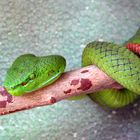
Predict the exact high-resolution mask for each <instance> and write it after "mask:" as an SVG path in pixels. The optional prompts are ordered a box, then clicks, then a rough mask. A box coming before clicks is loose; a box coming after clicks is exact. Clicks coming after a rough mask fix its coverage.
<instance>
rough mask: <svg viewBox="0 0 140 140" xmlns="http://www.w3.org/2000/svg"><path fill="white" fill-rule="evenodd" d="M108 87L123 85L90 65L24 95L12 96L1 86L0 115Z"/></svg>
mask: <svg viewBox="0 0 140 140" xmlns="http://www.w3.org/2000/svg"><path fill="white" fill-rule="evenodd" d="M106 88H115V89H121V88H122V86H121V85H119V84H118V83H116V82H115V81H114V80H112V79H111V78H110V77H108V76H107V75H106V74H105V73H104V72H102V71H101V70H100V69H98V68H97V67H96V66H93V65H92V66H88V67H84V68H81V69H77V70H73V71H69V72H66V73H64V74H63V75H62V76H61V77H60V78H59V79H58V80H57V81H56V82H55V83H53V84H52V85H50V86H48V87H44V88H42V89H39V90H38V91H35V92H32V93H29V94H26V95H24V96H18V97H17V96H11V95H9V94H8V93H6V91H5V89H4V88H3V87H1V88H0V92H1V95H0V115H5V114H8V113H12V112H16V111H20V110H25V109H30V108H34V107H37V106H44V105H50V104H54V103H56V102H58V101H60V100H63V99H67V98H69V97H71V96H74V95H82V94H88V93H91V92H95V91H99V90H102V89H106Z"/></svg>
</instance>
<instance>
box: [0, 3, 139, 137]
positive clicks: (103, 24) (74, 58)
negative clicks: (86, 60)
mask: <svg viewBox="0 0 140 140" xmlns="http://www.w3.org/2000/svg"><path fill="white" fill-rule="evenodd" d="M139 27H140V1H139V0H115V1H111V0H85V1H84V0H36V1H35V0H0V85H2V82H3V81H4V76H5V73H6V70H7V68H8V67H9V66H10V64H11V63H12V61H13V60H14V59H15V58H16V57H17V56H19V55H21V54H24V53H34V54H36V55H49V54H60V55H63V56H64V57H65V58H66V59H67V69H66V70H71V69H74V68H78V67H80V66H81V54H82V50H83V48H84V47H85V45H86V44H87V43H88V42H90V41H93V40H97V39H103V40H106V41H113V42H115V43H118V44H122V43H123V42H125V41H126V40H128V39H129V38H130V37H131V36H132V35H133V34H134V33H135V32H136V30H137V29H138V28H139ZM139 118H140V101H137V102H135V103H134V104H132V105H130V106H127V107H125V108H123V109H119V110H117V111H112V110H103V109H102V108H101V107H99V106H98V105H96V104H95V103H94V102H92V101H91V100H90V99H89V98H86V99H83V100H79V101H61V102H59V103H56V104H54V105H51V106H45V107H38V108H35V109H32V110H28V111H23V112H18V113H15V114H10V115H7V116H1V117H0V140H140V120H139Z"/></svg>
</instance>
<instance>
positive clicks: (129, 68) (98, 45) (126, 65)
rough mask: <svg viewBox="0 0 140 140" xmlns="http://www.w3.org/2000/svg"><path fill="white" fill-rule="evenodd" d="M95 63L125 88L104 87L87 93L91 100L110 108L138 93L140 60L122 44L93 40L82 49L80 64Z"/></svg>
mask: <svg viewBox="0 0 140 140" xmlns="http://www.w3.org/2000/svg"><path fill="white" fill-rule="evenodd" d="M92 64H95V65H96V66H97V67H99V68H100V69H101V70H102V71H103V72H105V73H106V74H107V75H108V76H110V77H111V78H113V79H114V80H115V81H117V82H118V83H120V84H121V85H122V86H123V87H124V88H125V89H121V90H115V89H111V90H109V89H106V90H103V91H100V92H95V93H91V94H89V96H90V97H91V99H92V100H94V101H95V102H97V103H99V104H101V105H102V106H107V107H110V108H120V107H123V106H125V105H128V104H129V103H131V102H133V101H134V100H135V99H136V98H137V97H138V95H139V94H140V60H139V58H138V57H137V56H136V55H135V54H134V53H132V52H131V51H129V50H128V49H126V48H125V47H123V46H119V45H116V44H114V43H109V42H99V41H94V42H91V43H89V44H88V45H87V46H86V48H85V49H84V51H83V55H82V66H87V65H92Z"/></svg>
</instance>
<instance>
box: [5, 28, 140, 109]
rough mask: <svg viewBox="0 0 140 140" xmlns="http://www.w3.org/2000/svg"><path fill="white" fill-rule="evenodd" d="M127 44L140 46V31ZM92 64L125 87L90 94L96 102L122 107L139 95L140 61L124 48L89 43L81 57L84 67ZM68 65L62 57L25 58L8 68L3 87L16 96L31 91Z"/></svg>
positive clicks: (105, 43) (22, 57)
mask: <svg viewBox="0 0 140 140" xmlns="http://www.w3.org/2000/svg"><path fill="white" fill-rule="evenodd" d="M127 43H135V44H140V29H139V30H138V31H137V33H136V34H135V35H134V36H133V37H132V38H131V39H130V40H129V41H127V42H126V43H125V44H127ZM93 64H94V65H96V66H97V67H99V68H100V69H101V70H102V71H104V72H105V73H106V74H107V75H108V76H110V77H111V78H113V79H114V80H116V81H117V82H118V83H120V84H121V85H122V86H123V87H124V89H121V90H115V89H105V90H103V91H100V92H96V93H91V94H89V96H90V97H91V99H93V100H94V101H96V102H97V103H99V104H101V105H105V106H108V107H111V108H119V107H123V106H125V105H127V104H129V103H131V102H133V101H134V100H135V99H136V98H137V97H138V96H139V95H140V60H139V58H138V57H137V56H136V55H135V54H134V53H132V52H131V51H129V50H128V49H127V48H125V47H124V46H119V45H116V44H114V43H109V42H99V41H94V42H91V43H89V44H88V45H87V46H86V47H85V49H84V51H83V54H82V66H87V65H93ZM65 65H66V61H65V59H64V58H63V57H62V56H59V55H50V56H44V57H37V56H35V55H32V54H26V55H22V56H20V57H18V58H17V59H16V60H15V61H14V62H13V64H12V66H11V67H10V68H9V69H8V71H7V74H6V78H5V81H4V87H5V88H6V89H7V91H8V92H9V93H10V94H12V95H15V96H20V95H23V94H25V93H28V92H32V91H34V90H37V89H39V88H41V87H44V86H47V85H49V84H51V83H53V82H54V81H55V80H57V79H58V78H59V77H60V76H61V74H62V73H63V72H64V69H65ZM78 98H79V99H80V96H79V97H78Z"/></svg>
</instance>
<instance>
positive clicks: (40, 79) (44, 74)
mask: <svg viewBox="0 0 140 140" xmlns="http://www.w3.org/2000/svg"><path fill="white" fill-rule="evenodd" d="M65 65H66V61H65V59H64V58H63V57H62V56H59V55H49V56H42V57H37V56H35V55H33V54H25V55H21V56H19V57H18V58H17V59H16V60H15V61H14V62H13V64H12V66H11V67H10V68H9V69H8V71H7V74H6V78H5V81H4V87H5V88H6V89H7V91H8V92H9V93H10V94H12V95H15V96H20V95H23V94H26V93H29V92H32V91H35V90H37V89H39V88H42V87H44V86H47V85H49V84H51V83H52V82H54V81H55V80H56V79H58V78H59V77H60V76H61V74H62V73H63V72H64V69H65Z"/></svg>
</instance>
